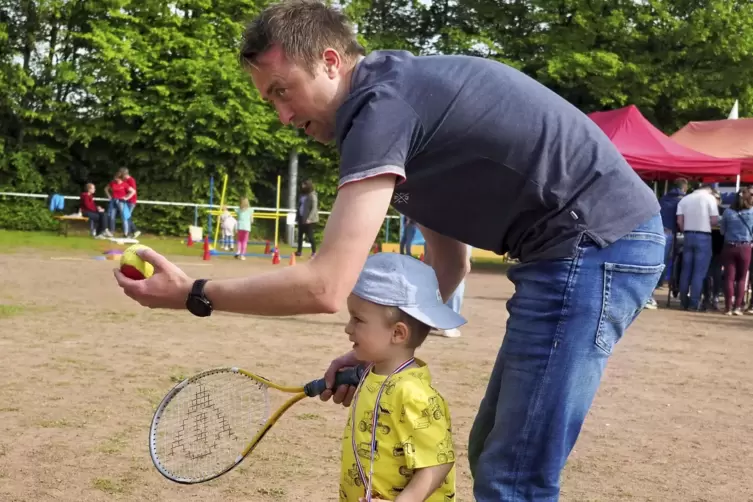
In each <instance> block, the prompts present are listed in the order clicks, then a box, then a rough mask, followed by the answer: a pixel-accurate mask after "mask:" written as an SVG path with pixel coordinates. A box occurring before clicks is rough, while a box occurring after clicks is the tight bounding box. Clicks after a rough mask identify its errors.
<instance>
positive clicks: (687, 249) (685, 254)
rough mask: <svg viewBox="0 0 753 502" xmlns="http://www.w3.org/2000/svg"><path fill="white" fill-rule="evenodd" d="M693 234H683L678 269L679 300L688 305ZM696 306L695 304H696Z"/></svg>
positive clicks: (693, 242)
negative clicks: (680, 260) (683, 241)
mask: <svg viewBox="0 0 753 502" xmlns="http://www.w3.org/2000/svg"><path fill="white" fill-rule="evenodd" d="M694 237H695V234H685V244H684V245H683V249H682V268H681V269H680V301H681V302H683V306H688V299H689V296H690V284H691V279H692V277H693V262H694V261H695V251H696V250H695V239H694ZM696 306H697V304H696Z"/></svg>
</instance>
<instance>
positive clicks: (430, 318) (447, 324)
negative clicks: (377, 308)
mask: <svg viewBox="0 0 753 502" xmlns="http://www.w3.org/2000/svg"><path fill="white" fill-rule="evenodd" d="M398 308H399V309H400V310H402V311H403V312H405V313H406V314H408V315H409V316H411V317H413V318H415V319H418V320H419V321H421V322H422V323H424V324H426V325H427V326H429V327H430V328H434V329H453V328H457V327H459V326H462V325H463V324H465V323H466V322H468V321H466V320H465V318H464V317H463V316H461V315H460V314H458V313H457V312H455V311H454V310H452V309H451V308H450V307H448V306H447V305H444V304H442V305H437V306H436V307H423V308H421V307H398Z"/></svg>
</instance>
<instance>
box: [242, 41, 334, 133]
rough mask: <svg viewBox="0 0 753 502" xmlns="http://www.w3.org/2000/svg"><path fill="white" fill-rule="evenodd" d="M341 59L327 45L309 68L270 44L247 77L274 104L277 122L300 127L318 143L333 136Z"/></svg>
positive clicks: (265, 98)
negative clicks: (312, 66)
mask: <svg viewBox="0 0 753 502" xmlns="http://www.w3.org/2000/svg"><path fill="white" fill-rule="evenodd" d="M342 69H343V68H342V60H341V58H340V55H339V54H338V53H337V51H335V50H332V49H327V50H326V51H324V53H323V54H322V58H321V59H320V60H318V61H317V62H316V64H315V65H314V68H313V70H312V72H309V71H307V70H306V68H304V67H302V66H301V65H299V64H297V63H295V62H293V61H291V60H289V59H288V58H287V57H286V56H285V54H284V53H283V51H282V49H280V48H279V47H278V46H275V47H272V48H271V49H269V50H268V51H266V52H265V53H264V54H262V55H260V56H259V57H258V58H257V61H256V64H255V66H254V67H253V68H251V70H250V73H251V78H252V80H253V82H254V85H255V86H256V88H257V89H258V90H259V92H260V93H261V96H262V98H264V100H266V101H269V102H270V103H272V104H273V105H274V107H275V110H276V111H277V115H278V116H279V117H280V122H282V123H283V124H285V125H288V124H292V125H293V126H295V127H297V128H301V129H304V131H305V133H306V134H307V135H309V136H311V137H312V138H314V139H315V140H316V141H319V142H320V143H329V142H330V141H332V140H333V139H334V137H335V115H336V113H337V109H338V107H339V106H340V100H341V99H342V98H339V97H338V96H342V95H344V93H343V92H341V91H340V86H341V83H342V82H343V79H342V74H341V70H342Z"/></svg>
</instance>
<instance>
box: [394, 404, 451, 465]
mask: <svg viewBox="0 0 753 502" xmlns="http://www.w3.org/2000/svg"><path fill="white" fill-rule="evenodd" d="M403 410H404V413H405V416H404V420H405V422H406V423H407V424H408V427H406V428H405V429H403V430H402V433H403V435H405V436H406V437H405V438H401V439H402V440H403V443H404V445H405V446H404V451H405V462H406V467H408V469H423V468H425V467H432V466H435V465H442V464H447V463H451V462H454V461H455V447H454V444H453V441H452V427H451V422H450V413H449V410H448V408H447V404H446V403H445V401H444V399H442V397H441V396H440V395H439V394H434V395H431V394H425V393H417V395H414V396H413V397H412V398H409V399H408V400H406V401H405V402H404V403H403Z"/></svg>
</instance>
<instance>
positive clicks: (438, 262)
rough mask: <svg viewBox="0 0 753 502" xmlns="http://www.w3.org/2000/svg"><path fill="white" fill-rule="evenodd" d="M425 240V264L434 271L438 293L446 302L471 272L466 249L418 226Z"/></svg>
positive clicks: (454, 241)
mask: <svg viewBox="0 0 753 502" xmlns="http://www.w3.org/2000/svg"><path fill="white" fill-rule="evenodd" d="M418 227H419V228H420V229H421V233H422V234H423V236H424V239H426V247H427V250H428V253H426V256H427V257H428V260H427V263H428V264H429V265H431V267H432V268H433V269H434V273H435V274H437V280H438V281H439V291H440V292H441V293H442V298H443V299H444V301H445V302H446V301H447V300H449V299H450V297H451V296H452V293H454V292H455V290H456V289H457V287H458V286H459V285H460V283H461V282H462V281H463V279H464V278H465V276H466V275H467V274H468V272H470V270H471V261H470V257H469V256H468V247H467V246H466V245H465V244H463V243H462V242H460V241H458V240H455V239H453V238H451V237H447V236H444V235H442V234H439V233H437V232H435V231H433V230H430V229H428V228H426V227H424V226H423V225H418Z"/></svg>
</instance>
